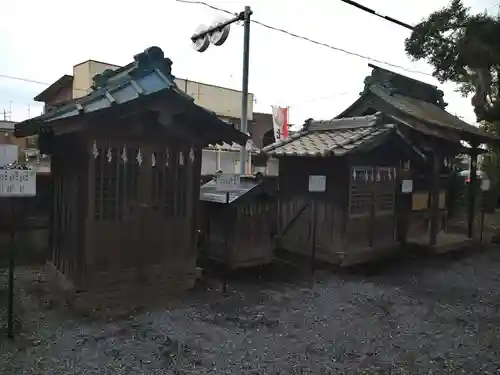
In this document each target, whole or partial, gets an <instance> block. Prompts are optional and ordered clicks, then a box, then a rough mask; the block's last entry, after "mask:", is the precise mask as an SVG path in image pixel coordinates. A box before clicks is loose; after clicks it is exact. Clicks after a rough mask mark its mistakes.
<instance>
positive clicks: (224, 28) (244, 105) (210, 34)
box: [191, 6, 252, 174]
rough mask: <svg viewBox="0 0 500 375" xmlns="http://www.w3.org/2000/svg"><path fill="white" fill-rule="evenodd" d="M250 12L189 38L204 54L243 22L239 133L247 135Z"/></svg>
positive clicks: (242, 171)
mask: <svg viewBox="0 0 500 375" xmlns="http://www.w3.org/2000/svg"><path fill="white" fill-rule="evenodd" d="M251 15H252V10H251V9H250V7H249V6H245V10H244V11H243V12H241V13H239V14H238V15H236V16H235V17H234V18H232V19H229V20H225V21H219V22H217V23H216V24H215V25H213V26H211V27H207V26H205V25H200V26H198V28H197V29H196V32H195V34H194V35H193V36H192V37H191V41H192V42H193V48H194V49H195V50H196V51H198V52H205V51H206V50H207V49H208V47H209V46H210V43H211V44H213V45H216V46H221V45H223V44H224V42H225V41H226V39H227V37H228V36H229V30H230V25H231V24H232V23H235V22H238V21H243V80H242V89H241V91H242V95H241V126H240V131H241V132H243V133H245V134H247V131H248V130H247V129H248V67H249V60H250V16H251ZM245 164H246V149H245V146H241V150H240V174H245Z"/></svg>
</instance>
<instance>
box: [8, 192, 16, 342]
mask: <svg viewBox="0 0 500 375" xmlns="http://www.w3.org/2000/svg"><path fill="white" fill-rule="evenodd" d="M17 199H19V198H10V202H9V203H10V205H11V220H10V228H9V301H8V307H7V336H8V337H9V338H10V339H13V338H14V267H15V264H14V257H15V254H16V253H15V249H14V246H15V237H16V229H17V228H16V226H17V212H16V204H17Z"/></svg>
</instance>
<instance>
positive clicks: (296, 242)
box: [263, 113, 425, 265]
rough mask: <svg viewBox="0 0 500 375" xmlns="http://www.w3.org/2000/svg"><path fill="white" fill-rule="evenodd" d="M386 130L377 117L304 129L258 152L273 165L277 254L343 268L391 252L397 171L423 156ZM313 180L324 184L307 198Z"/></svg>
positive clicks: (384, 120)
mask: <svg viewBox="0 0 500 375" xmlns="http://www.w3.org/2000/svg"><path fill="white" fill-rule="evenodd" d="M393 124H394V120H393V119H391V118H389V117H386V116H383V115H382V114H381V113H376V114H374V115H367V116H360V117H351V118H342V119H334V120H330V121H318V122H310V123H306V125H305V126H306V129H305V130H304V131H302V132H301V133H299V134H296V135H294V136H292V137H291V138H290V139H288V140H286V141H282V142H279V143H276V144H273V145H270V146H268V147H266V148H264V149H263V152H265V153H267V154H268V155H271V156H274V157H277V158H278V159H279V163H280V166H279V199H280V202H279V214H278V216H279V222H278V236H279V237H280V246H281V247H282V248H284V249H287V250H290V251H293V252H298V253H302V254H304V255H311V253H312V252H313V251H314V253H315V258H316V259H319V260H323V261H326V262H330V263H336V264H343V265H346V264H350V263H353V262H360V261H364V260H368V259H372V258H375V257H377V256H380V255H381V253H384V252H386V251H388V250H391V249H393V248H394V247H395V246H396V245H397V240H396V234H395V229H396V226H395V223H396V213H397V208H396V207H397V205H398V199H397V187H398V186H399V181H400V180H399V176H400V174H401V167H400V166H401V164H402V162H404V161H406V160H411V161H413V162H415V163H424V162H425V156H424V155H423V154H422V153H421V152H420V151H419V150H418V149H416V148H414V147H413V146H412V145H411V144H410V143H409V142H408V141H407V140H406V139H405V137H404V136H403V135H402V134H401V133H400V132H399V131H398V130H397V128H396V127H395V126H394V125H393ZM314 176H321V177H323V178H324V179H326V186H325V189H324V191H318V192H311V191H310V190H311V185H310V182H309V181H310V179H311V177H314ZM313 207H314V209H313ZM313 215H315V218H314V216H313ZM312 222H315V223H316V225H312V224H311V223H312ZM312 246H313V247H314V250H313V248H312Z"/></svg>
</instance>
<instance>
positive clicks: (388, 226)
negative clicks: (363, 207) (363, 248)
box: [371, 167, 397, 247]
mask: <svg viewBox="0 0 500 375" xmlns="http://www.w3.org/2000/svg"><path fill="white" fill-rule="evenodd" d="M373 173H374V179H373V182H372V188H373V195H372V196H373V200H372V202H373V216H372V221H371V222H372V232H371V235H372V246H374V247H377V246H381V247H383V246H384V245H390V244H392V243H393V242H394V239H395V223H396V218H395V214H396V212H395V198H396V186H397V183H396V168H394V167H375V168H373Z"/></svg>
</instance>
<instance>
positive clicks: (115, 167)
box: [94, 147, 139, 221]
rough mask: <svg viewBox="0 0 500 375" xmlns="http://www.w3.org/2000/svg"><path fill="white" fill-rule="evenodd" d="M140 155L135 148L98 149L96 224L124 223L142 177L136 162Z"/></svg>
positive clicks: (95, 190)
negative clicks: (103, 222)
mask: <svg viewBox="0 0 500 375" xmlns="http://www.w3.org/2000/svg"><path fill="white" fill-rule="evenodd" d="M137 152H138V149H135V148H126V149H118V148H103V147H101V148H97V154H96V155H95V156H94V158H95V159H94V218H95V220H99V221H116V220H122V219H123V212H124V207H125V205H126V204H127V203H128V202H130V201H131V200H134V199H136V197H137V179H138V174H139V165H138V164H137V160H136V159H135V155H136V154H137ZM124 154H125V155H126V157H125V158H124V157H123V155H124Z"/></svg>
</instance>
